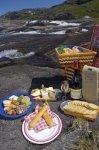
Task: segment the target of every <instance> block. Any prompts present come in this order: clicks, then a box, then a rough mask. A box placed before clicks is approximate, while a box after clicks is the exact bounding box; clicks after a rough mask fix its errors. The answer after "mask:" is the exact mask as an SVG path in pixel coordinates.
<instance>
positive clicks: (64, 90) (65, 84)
mask: <svg viewBox="0 0 99 150" xmlns="http://www.w3.org/2000/svg"><path fill="white" fill-rule="evenodd" d="M61 91H62V93H63V94H64V96H63V97H62V99H63V100H67V93H68V92H69V82H68V81H67V80H65V81H63V82H62V83H61Z"/></svg>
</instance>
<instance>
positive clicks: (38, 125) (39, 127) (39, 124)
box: [25, 105, 54, 131]
mask: <svg viewBox="0 0 99 150" xmlns="http://www.w3.org/2000/svg"><path fill="white" fill-rule="evenodd" d="M38 111H39V105H37V106H36V108H35V112H33V113H31V115H29V116H26V117H25V121H26V122H30V121H31V120H32V119H33V118H34V116H35V115H36V114H37V113H38ZM47 113H48V114H49V115H50V116H51V118H52V119H53V118H54V114H53V113H52V111H51V110H50V108H49V107H48V109H47ZM46 128H50V127H49V126H48V125H47V123H46V121H45V120H44V119H43V118H42V117H41V118H40V120H39V121H38V122H37V123H36V125H35V127H34V128H33V129H34V130H36V131H41V130H44V129H46ZM29 129H30V128H29Z"/></svg>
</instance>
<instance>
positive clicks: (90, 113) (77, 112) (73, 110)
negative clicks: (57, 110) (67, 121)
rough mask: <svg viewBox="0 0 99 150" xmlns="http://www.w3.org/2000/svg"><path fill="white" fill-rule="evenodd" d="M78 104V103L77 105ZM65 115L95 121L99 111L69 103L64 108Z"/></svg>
mask: <svg viewBox="0 0 99 150" xmlns="http://www.w3.org/2000/svg"><path fill="white" fill-rule="evenodd" d="M77 104H78V103H77ZM64 113H65V114H70V115H72V116H80V117H84V118H86V119H88V120H95V119H96V117H97V115H98V109H94V110H92V109H88V108H86V107H85V106H81V105H76V103H72V102H71V103H70V102H69V103H68V105H66V106H65V107H64Z"/></svg>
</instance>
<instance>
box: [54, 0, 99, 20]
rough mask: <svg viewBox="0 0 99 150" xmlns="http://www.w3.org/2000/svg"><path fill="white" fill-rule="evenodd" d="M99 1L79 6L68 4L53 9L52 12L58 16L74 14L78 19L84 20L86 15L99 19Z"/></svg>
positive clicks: (94, 0) (95, 0)
mask: <svg viewBox="0 0 99 150" xmlns="http://www.w3.org/2000/svg"><path fill="white" fill-rule="evenodd" d="M98 9H99V0H93V1H90V2H88V3H85V4H82V5H77V4H73V5H71V4H68V5H61V6H57V7H55V8H53V9H51V11H52V12H55V13H56V14H60V13H67V12H69V13H72V14H74V15H75V16H76V17H77V18H82V17H84V16H85V15H89V16H91V17H92V18H99V10H98Z"/></svg>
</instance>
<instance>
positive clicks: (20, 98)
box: [17, 95, 24, 103]
mask: <svg viewBox="0 0 99 150" xmlns="http://www.w3.org/2000/svg"><path fill="white" fill-rule="evenodd" d="M23 97H24V96H23V95H20V96H19V97H18V99H17V102H19V103H21V102H22V99H23Z"/></svg>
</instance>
